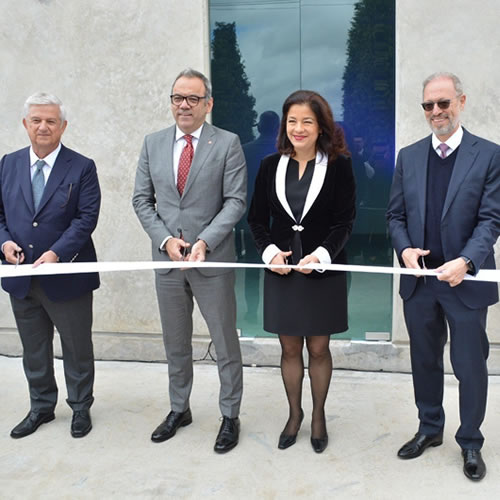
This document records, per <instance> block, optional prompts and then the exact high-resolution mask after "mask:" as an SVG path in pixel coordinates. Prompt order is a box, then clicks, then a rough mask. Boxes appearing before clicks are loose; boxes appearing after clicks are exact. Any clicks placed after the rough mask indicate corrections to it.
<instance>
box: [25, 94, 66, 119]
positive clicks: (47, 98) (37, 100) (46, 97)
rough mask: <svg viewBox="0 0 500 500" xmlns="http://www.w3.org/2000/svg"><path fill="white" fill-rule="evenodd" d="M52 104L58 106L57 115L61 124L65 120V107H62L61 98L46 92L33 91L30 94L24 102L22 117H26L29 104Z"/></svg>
mask: <svg viewBox="0 0 500 500" xmlns="http://www.w3.org/2000/svg"><path fill="white" fill-rule="evenodd" d="M47 104H48V105H50V104H53V105H55V106H59V117H60V119H61V125H62V124H63V123H64V122H65V121H66V109H65V108H64V105H63V103H62V102H61V99H59V98H58V97H56V96H55V95H52V94H48V93H47V92H35V93H34V94H33V95H30V96H29V97H28V99H26V102H25V103H24V118H27V117H28V115H29V112H30V107H31V106H40V105H41V106H44V105H47Z"/></svg>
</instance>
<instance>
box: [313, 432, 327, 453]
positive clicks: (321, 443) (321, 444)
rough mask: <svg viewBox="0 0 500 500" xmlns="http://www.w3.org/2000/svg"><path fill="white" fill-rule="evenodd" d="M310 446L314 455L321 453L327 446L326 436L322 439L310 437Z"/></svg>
mask: <svg viewBox="0 0 500 500" xmlns="http://www.w3.org/2000/svg"><path fill="white" fill-rule="evenodd" d="M311 446H312V447H313V450H314V451H315V452H316V453H323V452H324V451H325V450H326V447H327V446H328V434H326V435H325V437H322V438H313V437H311Z"/></svg>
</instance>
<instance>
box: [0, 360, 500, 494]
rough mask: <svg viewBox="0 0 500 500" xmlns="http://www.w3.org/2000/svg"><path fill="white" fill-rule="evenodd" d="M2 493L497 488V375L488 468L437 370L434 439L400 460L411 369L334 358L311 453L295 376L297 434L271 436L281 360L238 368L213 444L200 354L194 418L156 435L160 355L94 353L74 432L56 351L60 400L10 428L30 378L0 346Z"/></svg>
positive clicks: (487, 427)
mask: <svg viewBox="0 0 500 500" xmlns="http://www.w3.org/2000/svg"><path fill="white" fill-rule="evenodd" d="M0 373H1V376H2V383H1V384H0V401H1V407H0V498H1V499H25V498H30V499H49V498H50V499H80V498H81V499H87V498H89V499H94V498H99V499H108V498H109V499H114V498H141V499H142V498H144V499H155V498H180V499H184V498H186V499H197V498H202V497H203V498H219V499H226V498H227V499H232V498H238V499H247V498H248V499H254V498H258V499H285V498H286V499H289V498H304V499H305V498H307V499H310V498H312V499H316V498H318V499H319V498H321V499H323V498H335V499H351V498H362V499H384V500H385V499H405V500H406V499H413V498H419V499H421V498H426V499H434V498H435V499H438V498H439V499H457V498H470V497H474V498H477V499H490V498H491V499H493V498H498V496H499V491H500V451H499V450H500V419H499V417H500V377H497V376H492V377H490V397H489V405H488V411H487V416H486V420H485V423H484V425H483V432H484V434H485V437H486V443H485V446H484V448H483V457H484V459H485V461H486V464H487V467H488V474H487V476H486V478H485V479H484V480H483V481H481V482H480V483H473V482H471V481H469V480H467V479H466V478H465V476H464V475H463V473H462V458H461V455H460V450H459V448H458V446H457V444H456V443H455V440H454V438H453V436H454V433H455V430H456V428H457V426H458V405H457V382H456V381H455V379H454V378H453V377H452V376H447V377H446V389H445V409H446V412H447V426H446V429H445V441H444V444H443V445H442V446H440V447H438V448H432V449H430V450H427V451H426V452H425V453H424V454H423V455H422V456H421V457H419V458H417V459H415V460H410V461H402V460H399V459H398V458H397V457H396V452H397V450H398V448H399V447H400V445H402V444H403V442H405V441H406V440H407V439H409V438H410V437H412V435H413V434H414V432H415V431H416V426H417V422H416V410H415V407H414V404H413V392H412V384H411V377H410V375H407V374H391V373H380V372H378V373H373V372H352V371H341V370H335V371H334V373H333V378H332V385H331V389H330V395H329V398H328V401H327V407H326V411H327V418H328V431H329V436H330V444H329V446H328V448H327V450H326V451H325V452H324V453H323V454H322V455H317V454H315V453H314V452H313V450H312V448H311V445H310V442H309V437H310V432H309V430H310V410H311V399H310V390H309V387H308V380H307V377H306V380H305V384H304V410H305V413H306V417H305V419H304V422H303V424H302V429H301V431H300V433H299V435H298V440H297V444H296V445H295V446H293V447H291V448H289V449H288V450H279V449H278V448H277V442H278V436H279V433H280V431H281V429H282V427H283V425H284V423H285V420H286V418H287V407H286V400H285V394H284V390H283V387H282V382H281V376H280V372H279V369H277V368H250V367H247V368H245V369H244V384H245V392H244V400H243V406H242V412H241V424H242V429H241V438H240V444H239V445H238V446H237V447H236V448H235V449H234V450H233V451H231V452H229V453H228V454H226V455H222V456H221V455H217V454H215V453H214V452H213V450H212V448H213V444H214V440H215V436H216V434H217V431H218V428H219V425H220V424H219V416H220V415H219V410H218V405H217V399H218V386H219V382H218V375H217V369H216V367H215V365H213V364H196V368H195V381H194V388H193V395H192V399H191V409H192V412H193V424H192V425H191V426H189V427H186V428H182V429H180V430H179V431H178V433H177V435H176V436H175V437H174V438H173V439H171V440H169V441H166V442H164V443H160V444H155V443H152V442H151V440H150V435H151V432H152V431H153V429H154V428H155V427H156V426H157V425H158V424H159V423H160V421H161V420H162V419H163V418H164V417H165V415H166V413H167V412H168V403H167V365H166V364H161V363H138V362H117V361H112V362H96V385H95V397H96V401H95V403H94V406H93V408H92V417H93V424H94V428H93V430H92V432H91V433H90V434H89V435H88V436H86V437H84V438H82V439H74V438H72V437H71V435H70V433H69V426H70V421H71V410H70V408H69V407H68V406H67V405H66V403H65V402H64V398H65V394H66V391H65V385H64V378H63V371H62V363H61V361H57V362H56V373H57V379H58V383H59V387H60V398H59V399H60V401H59V403H58V406H57V408H56V420H55V421H53V422H51V423H48V424H44V425H42V426H41V427H40V428H39V429H38V431H37V432H36V433H34V434H33V435H31V436H28V437H26V438H23V439H19V440H14V439H11V438H10V436H9V433H10V430H11V428H12V427H13V426H14V425H16V424H17V423H18V422H19V421H20V420H21V419H22V418H23V417H24V416H25V414H26V413H27V410H28V394H27V384H26V381H25V378H24V373H23V370H22V361H21V359H19V358H7V357H3V356H0Z"/></svg>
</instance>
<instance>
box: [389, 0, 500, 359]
mask: <svg viewBox="0 0 500 500" xmlns="http://www.w3.org/2000/svg"><path fill="white" fill-rule="evenodd" d="M498 7H499V4H498V0H483V1H481V2H479V3H478V2H474V1H472V0H441V1H440V2H439V3H436V2H435V1H434V0H420V1H418V2H415V1H414V0H397V2H396V8H397V10H396V47H397V53H396V149H397V150H399V149H400V148H401V147H403V146H406V145H408V144H410V143H412V142H414V141H416V140H418V139H420V138H422V137H424V136H425V135H427V134H429V133H430V130H429V127H428V125H427V122H426V121H425V118H424V114H423V111H422V108H421V107H420V106H419V103H420V102H421V101H422V81H423V80H424V78H426V77H427V76H428V75H430V74H431V73H433V72H435V71H451V72H453V73H456V74H457V75H458V76H459V77H460V79H461V80H462V82H463V84H464V88H465V94H466V95H467V102H466V106H465V111H464V113H463V114H462V122H463V125H464V126H465V127H466V128H467V129H468V130H469V131H470V132H472V133H474V134H476V135H479V136H482V137H485V138H486V139H489V140H491V141H494V142H497V143H500V126H499V123H500V87H499V85H498V82H499V81H500V65H499V64H498V48H499V46H500V36H499V34H498V21H497V19H498V15H497V14H498ZM496 254H497V266H498V267H500V258H499V257H500V246H499V245H498V243H497V247H496ZM395 281H397V280H395ZM401 309H402V307H401V301H400V300H399V296H398V295H397V283H396V289H395V293H394V316H393V319H394V321H393V339H394V340H396V341H402V342H406V341H407V334H406V329H405V327H404V322H403V321H402V314H401ZM488 319H489V321H488V323H489V326H488V333H489V337H490V340H492V341H494V342H500V305H498V304H497V305H496V306H494V307H491V308H490V312H489V318H488ZM490 365H491V363H490Z"/></svg>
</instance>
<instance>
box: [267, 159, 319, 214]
mask: <svg viewBox="0 0 500 500" xmlns="http://www.w3.org/2000/svg"><path fill="white" fill-rule="evenodd" d="M289 160H290V157H289V156H288V155H281V157H280V160H279V162H278V167H277V169H276V181H275V183H276V195H277V196H278V200H279V202H280V203H281V205H282V206H283V208H284V209H285V211H286V213H287V214H288V215H289V216H290V217H291V218H292V219H293V220H295V217H294V216H293V212H292V209H291V208H290V205H289V204H288V200H287V199H286V169H287V166H288V162H289ZM327 165H328V158H327V157H326V156H324V155H322V154H321V153H317V154H316V164H315V166H314V173H313V177H312V179H311V185H310V186H309V190H308V191H307V196H306V201H305V203H304V210H303V211H302V217H301V219H300V220H301V221H302V220H304V217H305V216H306V214H307V213H308V212H309V210H310V208H311V207H312V205H313V203H314V202H315V201H316V198H317V197H318V195H319V192H320V191H321V188H322V187H323V182H324V181H325V176H326V169H327ZM296 222H299V221H296Z"/></svg>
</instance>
